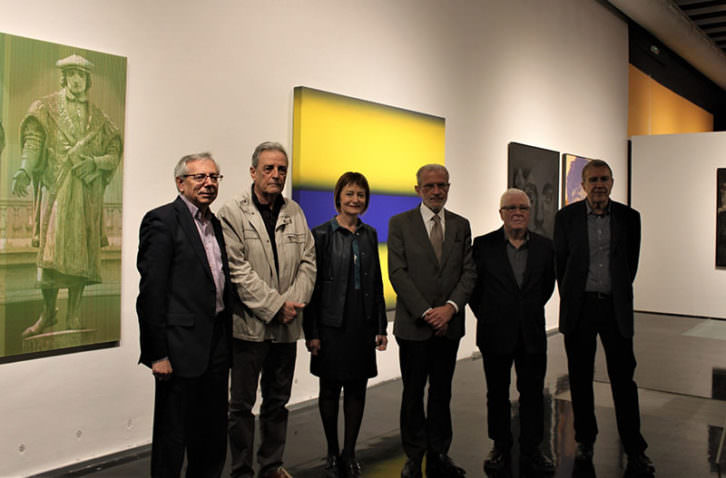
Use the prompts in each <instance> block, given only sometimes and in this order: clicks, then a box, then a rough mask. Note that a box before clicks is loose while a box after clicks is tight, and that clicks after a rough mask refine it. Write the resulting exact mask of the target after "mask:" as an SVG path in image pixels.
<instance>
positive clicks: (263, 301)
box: [217, 191, 316, 342]
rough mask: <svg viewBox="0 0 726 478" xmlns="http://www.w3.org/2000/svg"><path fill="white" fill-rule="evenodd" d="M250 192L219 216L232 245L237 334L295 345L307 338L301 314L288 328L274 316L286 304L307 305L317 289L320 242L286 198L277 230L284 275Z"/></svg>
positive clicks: (229, 205) (225, 236)
mask: <svg viewBox="0 0 726 478" xmlns="http://www.w3.org/2000/svg"><path fill="white" fill-rule="evenodd" d="M250 195H251V191H246V192H244V193H242V194H241V195H240V196H238V197H236V198H234V199H233V200H231V201H229V202H227V203H226V204H225V205H224V206H222V208H221V209H220V210H219V211H218V212H217V217H218V218H219V220H220V221H221V222H222V231H223V232H224V240H225V242H226V245H227V256H228V258H229V270H230V276H231V279H232V284H233V286H234V288H235V290H236V292H237V296H238V297H239V299H240V300H234V301H233V307H232V313H233V315H232V321H233V322H232V323H233V327H232V335H233V336H234V337H235V338H237V339H242V340H249V341H252V342H262V341H265V340H271V341H273V342H295V341H296V340H297V339H299V338H300V337H302V310H300V311H299V312H298V315H297V317H295V319H294V320H293V321H292V322H290V323H289V324H286V325H283V324H282V323H280V322H279V321H278V320H277V319H276V318H275V314H277V312H278V311H279V310H280V308H281V307H282V305H283V304H284V303H285V302H286V301H292V302H301V303H304V304H307V303H308V301H309V300H310V296H311V295H312V293H313V287H314V285H315V270H316V269H315V242H314V241H313V236H312V234H311V233H310V230H309V229H308V223H307V221H306V220H305V215H304V214H303V211H302V209H301V208H300V206H299V205H298V204H297V203H296V202H295V201H293V200H291V199H287V198H284V204H283V206H282V208H281V209H280V215H279V216H278V218H277V225H276V226H275V243H276V244H277V258H278V262H279V274H278V271H276V270H275V258H274V256H273V253H272V247H271V245H270V241H269V237H268V234H267V230H266V229H265V223H264V221H263V220H262V216H261V215H260V213H259V211H258V210H257V208H256V207H255V205H254V203H253V202H252V197H251V196H250Z"/></svg>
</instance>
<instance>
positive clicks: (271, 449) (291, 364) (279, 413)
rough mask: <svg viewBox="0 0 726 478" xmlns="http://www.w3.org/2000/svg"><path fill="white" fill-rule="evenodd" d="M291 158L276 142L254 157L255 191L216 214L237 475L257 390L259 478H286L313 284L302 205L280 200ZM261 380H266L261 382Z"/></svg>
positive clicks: (244, 461)
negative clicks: (225, 278) (227, 275)
mask: <svg viewBox="0 0 726 478" xmlns="http://www.w3.org/2000/svg"><path fill="white" fill-rule="evenodd" d="M287 168H288V160H287V153H286V152H285V149H284V148H283V147H282V145H281V144H279V143H273V142H264V143H261V144H260V145H258V146H257V148H255V151H254V153H253V154H252V165H251V166H250V175H251V177H252V181H253V183H252V186H251V187H250V189H249V190H247V191H244V192H243V193H242V194H241V195H239V196H238V197H236V198H234V199H233V200H232V201H230V202H228V203H227V204H225V205H224V206H223V207H222V208H221V209H220V211H219V218H220V220H221V221H222V229H223V230H224V237H225V240H226V242H227V253H228V254H229V264H230V269H231V272H232V284H233V286H234V288H235V290H236V291H237V295H238V297H239V299H240V300H237V301H235V304H234V308H233V319H232V320H233V336H234V340H233V366H232V386H231V402H230V412H229V420H230V422H229V443H230V449H231V452H232V477H244V478H252V476H254V471H253V463H252V457H253V445H254V436H255V417H254V415H253V414H252V407H253V406H254V404H255V400H256V398H257V384H258V382H259V383H260V386H261V388H262V404H261V407H260V432H261V433H260V435H261V436H260V438H261V443H260V445H259V447H258V449H257V465H258V468H259V473H258V476H259V477H260V478H288V477H289V476H290V474H289V473H288V472H287V470H285V468H284V467H283V466H282V465H283V463H282V455H283V452H284V450H285V439H286V434H287V415H288V411H287V408H285V405H286V404H287V402H288V400H289V399H290V392H291V389H292V381H293V372H294V371H295V359H296V354H297V343H296V342H297V340H298V339H299V338H300V337H302V309H303V307H305V304H306V303H307V302H308V301H309V300H310V296H311V295H312V293H313V286H314V284H315V271H316V268H315V242H314V240H313V236H312V234H311V233H310V230H309V229H308V224H307V221H306V220H305V215H304V214H303V211H302V209H301V208H300V206H299V205H298V204H297V203H296V202H295V201H292V200H291V199H287V198H284V197H282V190H283V188H284V187H285V179H286V178H287V171H288V169H287ZM260 376H261V379H260Z"/></svg>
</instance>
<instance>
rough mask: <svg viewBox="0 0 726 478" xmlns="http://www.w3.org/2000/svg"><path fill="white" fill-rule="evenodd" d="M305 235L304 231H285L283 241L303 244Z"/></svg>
mask: <svg viewBox="0 0 726 478" xmlns="http://www.w3.org/2000/svg"><path fill="white" fill-rule="evenodd" d="M305 236H306V233H304V232H301V233H292V232H289V233H286V234H285V242H287V243H288V244H303V243H304V242H305Z"/></svg>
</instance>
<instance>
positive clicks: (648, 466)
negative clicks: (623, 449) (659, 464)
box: [625, 452, 655, 478]
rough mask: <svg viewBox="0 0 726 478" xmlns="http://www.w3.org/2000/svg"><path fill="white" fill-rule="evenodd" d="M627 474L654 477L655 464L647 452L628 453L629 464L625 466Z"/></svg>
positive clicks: (629, 475)
mask: <svg viewBox="0 0 726 478" xmlns="http://www.w3.org/2000/svg"><path fill="white" fill-rule="evenodd" d="M625 476H626V477H628V478H630V477H633V478H634V477H638V478H640V477H644V478H645V477H652V476H655V466H653V462H652V461H650V458H648V457H647V456H646V455H645V453H642V452H641V453H637V454H635V455H628V466H627V467H626V468H625Z"/></svg>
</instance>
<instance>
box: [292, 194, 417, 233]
mask: <svg viewBox="0 0 726 478" xmlns="http://www.w3.org/2000/svg"><path fill="white" fill-rule="evenodd" d="M292 198H293V199H294V200H295V201H296V202H297V203H298V204H300V207H302V209H303V211H304V212H305V218H306V219H307V221H308V225H309V226H310V227H311V228H313V227H315V226H317V225H319V224H322V223H324V222H326V221H330V220H331V219H332V218H333V216H335V215H336V212H335V205H334V203H333V191H313V190H310V189H295V190H294V191H293V193H292ZM419 202H420V199H419V197H418V196H393V195H389V194H371V201H370V205H369V207H368V210H367V211H366V212H365V214H363V216H362V217H361V219H362V220H363V222H365V223H367V224H369V225H371V226H373V227H375V228H376V230H377V231H378V241H379V242H387V241H388V220H389V219H390V218H391V216H394V215H396V214H398V213H400V212H403V211H407V210H409V209H413V208H414V207H416V206H418V204H419Z"/></svg>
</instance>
